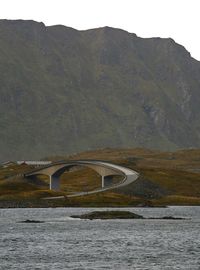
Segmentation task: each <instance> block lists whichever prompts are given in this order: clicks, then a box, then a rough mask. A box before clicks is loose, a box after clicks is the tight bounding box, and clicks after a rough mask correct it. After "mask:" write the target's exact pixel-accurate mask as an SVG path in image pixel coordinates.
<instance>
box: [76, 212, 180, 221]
mask: <svg viewBox="0 0 200 270" xmlns="http://www.w3.org/2000/svg"><path fill="white" fill-rule="evenodd" d="M71 217H72V218H80V219H90V220H93V219H156V220H157V219H158V220H161V219H164V220H182V219H185V218H181V217H172V216H164V217H150V218H144V217H143V216H141V215H138V214H135V213H133V212H130V211H93V212H90V213H86V214H82V215H73V216H71Z"/></svg>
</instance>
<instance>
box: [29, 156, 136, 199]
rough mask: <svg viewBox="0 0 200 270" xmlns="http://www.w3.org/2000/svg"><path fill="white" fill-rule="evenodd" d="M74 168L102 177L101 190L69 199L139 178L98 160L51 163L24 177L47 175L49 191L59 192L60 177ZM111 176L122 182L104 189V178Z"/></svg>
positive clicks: (134, 173) (123, 169)
mask: <svg viewBox="0 0 200 270" xmlns="http://www.w3.org/2000/svg"><path fill="white" fill-rule="evenodd" d="M74 166H82V167H88V168H91V169H93V170H94V171H96V172H97V173H98V174H99V175H101V177H102V185H101V189H98V190H94V191H88V192H79V193H75V194H72V195H69V197H73V196H81V195H87V194H91V193H97V192H102V191H106V190H109V189H113V188H117V187H122V186H125V185H127V184H130V183H132V182H133V181H135V180H136V179H137V178H138V176H139V174H138V173H137V172H135V171H133V170H131V169H128V168H125V167H122V166H119V165H116V164H113V163H109V162H105V161H99V160H75V161H69V162H67V161H60V162H55V163H51V164H50V165H48V166H45V167H43V168H37V169H35V170H33V171H32V172H29V173H26V174H25V177H31V176H34V175H38V174H43V175H47V176H49V179H50V181H49V182H50V186H49V187H50V189H51V190H60V176H61V175H62V174H63V173H64V172H65V171H66V170H67V169H70V168H72V167H74ZM111 175H120V176H122V180H121V181H120V182H119V183H118V184H114V185H112V186H110V187H105V183H104V178H105V177H107V176H111Z"/></svg>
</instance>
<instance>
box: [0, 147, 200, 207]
mask: <svg viewBox="0 0 200 270" xmlns="http://www.w3.org/2000/svg"><path fill="white" fill-rule="evenodd" d="M50 159H51V160H57V159H65V160H69V159H70V160H73V159H101V160H108V161H112V162H114V163H116V164H121V165H124V166H127V167H129V168H132V169H134V170H136V171H137V172H139V173H140V177H139V179H138V180H137V181H136V182H134V183H133V184H131V185H129V186H126V187H124V188H121V189H118V190H114V191H111V192H105V193H102V194H97V195H90V196H85V197H78V198H70V199H69V198H67V194H70V193H73V192H77V191H86V190H93V189H95V188H98V187H99V186H100V184H101V178H100V177H99V175H98V174H97V173H96V172H94V171H93V170H91V169H87V168H81V167H79V168H74V169H73V170H71V171H70V172H66V173H64V174H63V175H62V177H61V191H60V192H54V191H49V190H48V179H47V178H46V177H44V176H39V177H37V178H36V179H33V180H28V179H23V178H22V177H21V176H13V177H12V178H5V175H6V176H7V177H8V176H11V175H14V172H17V173H18V175H19V173H23V172H24V171H25V170H26V171H28V170H31V169H32V168H28V166H25V165H20V166H12V167H7V168H1V170H0V179H1V180H0V205H2V204H4V203H5V202H8V201H9V203H10V202H13V201H15V202H17V203H19V205H20V203H21V202H26V204H27V206H41V205H43V206H108V205H110V206H128V205H129V206H130V205H167V204H172V205H176V204H177V205H200V150H181V151H176V152H160V151H152V150H148V149H140V148H137V149H102V150H97V151H88V152H83V153H80V154H76V155H73V156H66V157H65V156H62V157H51V158H50ZM11 169H12V170H11ZM115 181H118V180H117V179H116V180H115ZM57 195H64V196H66V198H65V199H63V200H57V201H56V200H55V201H50V200H49V201H48V200H43V199H42V198H45V197H49V196H57ZM40 199H41V200H40Z"/></svg>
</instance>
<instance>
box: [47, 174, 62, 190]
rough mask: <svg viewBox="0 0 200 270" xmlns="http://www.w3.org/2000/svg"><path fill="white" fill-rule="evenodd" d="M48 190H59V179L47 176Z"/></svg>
mask: <svg viewBox="0 0 200 270" xmlns="http://www.w3.org/2000/svg"><path fill="white" fill-rule="evenodd" d="M49 189H50V190H57V191H58V190H60V179H59V177H55V176H53V175H49Z"/></svg>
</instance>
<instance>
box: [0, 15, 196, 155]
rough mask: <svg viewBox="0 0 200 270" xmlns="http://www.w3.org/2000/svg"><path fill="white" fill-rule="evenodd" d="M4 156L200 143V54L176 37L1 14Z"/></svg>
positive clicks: (0, 90)
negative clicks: (85, 27)
mask: <svg viewBox="0 0 200 270" xmlns="http://www.w3.org/2000/svg"><path fill="white" fill-rule="evenodd" d="M0 35H1V39H0V96H1V99H0V114H1V118H0V149H1V152H0V160H10V159H15V160H19V159H20V160H21V159H38V158H39V157H41V156H48V155H50V154H51V153H55V154H60V155H63V154H64V153H74V152H81V151H86V150H88V149H98V148H105V147H120V148H124V147H137V146H141V147H147V148H156V149H162V150H168V151H169V150H174V149H178V148H183V147H184V148H188V147H200V143H199V142H200V140H199V137H200V125H199V117H200V109H199V104H200V95H199V89H200V76H199V75H200V63H199V62H198V61H196V60H194V59H193V58H191V56H190V54H189V53H188V52H187V51H186V50H185V48H184V47H182V46H181V45H179V44H177V43H175V42H174V41H173V40H172V39H161V38H148V39H143V38H139V37H137V36H136V35H135V34H131V33H128V32H126V31H123V30H120V29H114V28H110V27H103V28H99V29H92V30H87V31H77V30H75V29H72V28H69V27H64V26H61V25H57V26H50V27H46V26H45V25H44V24H43V23H37V22H34V21H22V20H17V21H9V20H0Z"/></svg>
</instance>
